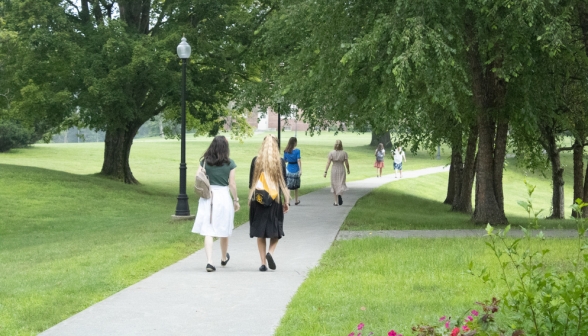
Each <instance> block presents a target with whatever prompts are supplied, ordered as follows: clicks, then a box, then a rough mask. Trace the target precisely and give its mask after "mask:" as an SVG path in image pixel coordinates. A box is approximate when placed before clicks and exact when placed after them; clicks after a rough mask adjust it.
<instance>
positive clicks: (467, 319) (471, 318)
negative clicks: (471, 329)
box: [466, 315, 474, 322]
mask: <svg viewBox="0 0 588 336" xmlns="http://www.w3.org/2000/svg"><path fill="white" fill-rule="evenodd" d="M473 320H474V318H473V317H472V316H471V315H470V316H468V317H467V318H466V321H468V322H471V321H473Z"/></svg>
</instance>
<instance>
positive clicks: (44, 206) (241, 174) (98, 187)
mask: <svg viewBox="0 0 588 336" xmlns="http://www.w3.org/2000/svg"><path fill="white" fill-rule="evenodd" d="M265 135H266V134H256V135H255V136H254V137H253V138H250V139H246V140H245V141H244V142H242V143H241V142H238V141H233V140H230V146H231V157H232V158H233V159H234V160H235V161H236V162H237V165H238V168H237V185H238V190H239V197H240V199H241V206H242V211H239V212H238V213H237V214H236V217H235V223H236V225H240V224H242V223H244V222H246V221H247V220H248V210H247V208H246V204H247V200H246V195H247V184H248V178H249V175H248V174H249V165H250V163H251V159H252V158H253V157H254V156H255V155H256V154H257V151H258V149H259V145H260V144H261V140H262V138H263V137H264V136H265ZM291 135H293V132H289V133H288V132H284V133H283V138H282V141H287V139H288V138H289V137H290V136H291ZM335 139H342V140H343V144H344V146H345V150H346V151H348V152H349V156H350V162H351V175H350V176H349V180H354V179H362V178H366V177H371V176H372V175H373V174H375V169H374V168H373V167H372V166H373V161H374V155H373V151H374V149H373V148H371V147H370V146H367V145H366V144H367V143H369V140H370V135H369V134H363V135H358V134H338V135H336V136H335V135H334V134H332V133H323V134H322V135H320V136H315V137H310V136H305V135H303V134H301V133H299V147H300V148H301V150H302V160H303V161H302V162H303V176H302V190H301V191H302V193H306V192H310V191H313V190H316V189H317V188H322V187H325V186H327V185H329V183H330V182H329V179H325V178H323V172H324V167H325V163H326V157H327V154H328V152H329V151H330V150H331V149H332V148H333V144H334V142H335ZM210 141H211V139H210V138H206V137H198V138H189V141H188V145H187V148H188V150H187V161H188V167H189V169H188V194H189V197H190V209H191V211H192V213H193V214H194V213H196V210H197V204H198V199H197V197H195V195H194V194H193V191H192V187H191V183H192V181H193V177H194V175H195V173H196V167H197V161H198V159H199V158H200V157H201V155H202V154H203V153H204V151H205V149H206V148H207V146H208V145H209V144H210ZM283 144H284V142H283ZM103 146H104V144H103V143H70V144H47V145H45V144H43V145H35V146H33V147H31V148H27V149H17V150H13V151H10V152H9V153H3V154H0V200H1V201H0V266H1V269H2V271H1V272H0V334H6V335H32V334H37V333H38V332H40V331H42V330H45V329H47V328H49V327H51V326H52V325H54V324H56V323H58V322H60V321H62V320H64V319H66V318H67V317H69V316H71V315H73V314H75V313H77V312H79V311H81V310H83V309H85V308H87V307H88V306H90V305H92V304H93V303H96V302H98V301H100V300H102V299H104V298H106V297H108V296H110V295H112V294H114V293H116V292H118V291H120V290H121V289H124V288H125V287H128V286H129V285H131V284H133V283H136V282H137V281H139V280H141V279H143V278H145V277H147V276H149V275H150V274H153V273H154V272H156V271H158V270H160V269H162V268H164V267H165V266H168V265H170V264H172V263H174V262H176V261H178V260H180V259H182V258H184V257H186V256H188V255H189V254H191V253H193V252H195V251H197V250H198V249H200V248H201V247H202V239H201V237H200V236H199V235H195V234H192V233H190V231H191V228H192V222H190V221H188V222H171V220H170V216H171V215H172V214H173V213H174V211H175V206H176V197H177V193H178V175H179V174H178V167H179V148H180V144H179V142H178V141H175V140H162V139H158V138H150V139H138V140H135V144H134V145H133V149H132V151H131V169H132V171H133V174H134V175H135V177H136V178H137V179H138V180H139V181H140V183H141V184H140V185H133V186H131V185H124V184H122V183H119V182H116V181H112V180H109V179H106V178H103V177H100V176H98V175H96V173H97V172H98V171H100V168H101V165H102V158H103V152H102V151H103V148H104V147H103ZM411 158H412V159H411ZM409 159H411V163H410V166H409V165H407V166H408V167H411V169H417V168H423V167H430V166H437V165H440V161H438V160H433V159H431V157H430V156H429V155H427V154H426V153H419V155H417V156H412V155H410V156H409ZM326 201H327V202H328V201H329V200H326ZM251 248H252V249H255V242H254V241H253V240H252V245H251ZM215 253H218V251H215ZM203 262H204V261H203ZM194 267H195V271H200V270H201V271H204V268H203V267H204V263H203V264H202V265H194Z"/></svg>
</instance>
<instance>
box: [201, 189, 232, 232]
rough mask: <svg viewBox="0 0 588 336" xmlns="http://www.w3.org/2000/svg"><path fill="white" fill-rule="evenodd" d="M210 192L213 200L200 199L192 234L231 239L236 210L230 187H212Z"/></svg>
mask: <svg viewBox="0 0 588 336" xmlns="http://www.w3.org/2000/svg"><path fill="white" fill-rule="evenodd" d="M210 190H211V191H212V197H211V198H209V199H205V198H200V200H199V201H198V211H197V212H196V220H195V221H194V227H193V228H192V232H194V233H200V234H201V235H203V236H213V237H230V236H231V234H232V233H233V229H234V228H235V225H234V219H235V208H233V199H232V198H231V193H230V191H229V187H228V186H217V185H211V186H210ZM211 214H212V215H211Z"/></svg>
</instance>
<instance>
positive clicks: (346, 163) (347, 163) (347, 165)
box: [344, 159, 350, 174]
mask: <svg viewBox="0 0 588 336" xmlns="http://www.w3.org/2000/svg"><path fill="white" fill-rule="evenodd" d="M344 162H345V167H347V174H350V172H349V161H348V160H347V159H345V161H344Z"/></svg>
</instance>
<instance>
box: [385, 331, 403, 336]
mask: <svg viewBox="0 0 588 336" xmlns="http://www.w3.org/2000/svg"><path fill="white" fill-rule="evenodd" d="M388 336H402V335H398V334H397V333H396V331H394V330H390V331H388Z"/></svg>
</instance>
